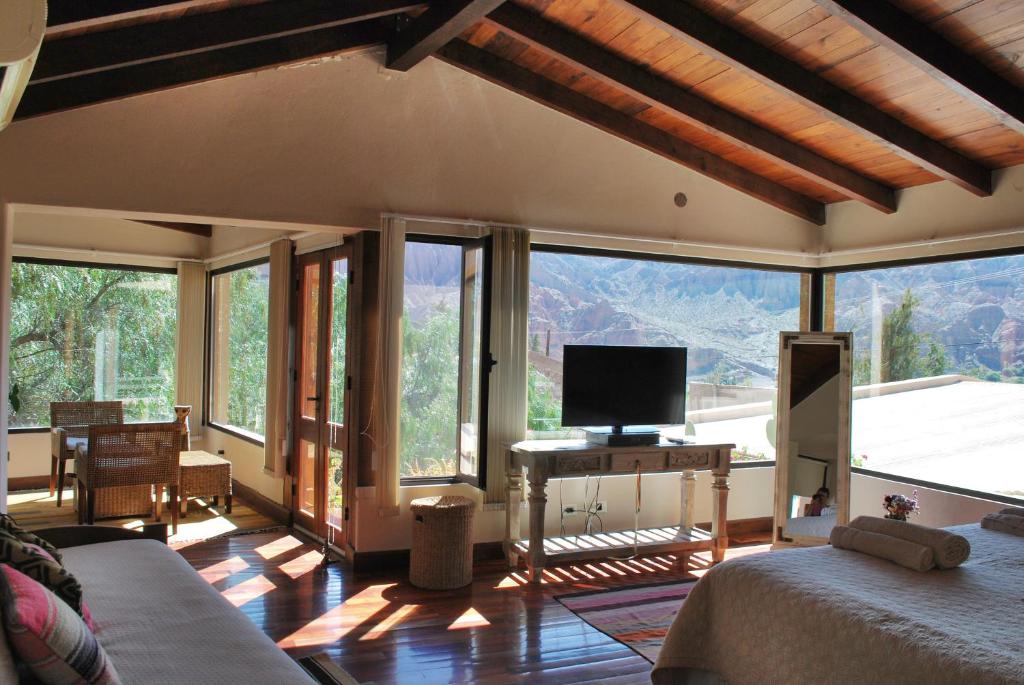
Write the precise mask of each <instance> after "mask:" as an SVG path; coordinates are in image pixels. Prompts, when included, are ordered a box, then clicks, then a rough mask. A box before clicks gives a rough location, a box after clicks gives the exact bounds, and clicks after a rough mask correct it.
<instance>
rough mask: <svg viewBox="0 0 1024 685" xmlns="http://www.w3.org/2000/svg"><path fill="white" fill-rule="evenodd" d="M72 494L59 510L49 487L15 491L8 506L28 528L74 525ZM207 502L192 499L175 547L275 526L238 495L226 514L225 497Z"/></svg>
mask: <svg viewBox="0 0 1024 685" xmlns="http://www.w3.org/2000/svg"><path fill="white" fill-rule="evenodd" d="M71 495H72V493H71V490H70V489H68V490H65V491H64V502H63V506H61V507H60V508H59V509H58V508H57V498H56V496H51V495H50V493H49V491H48V490H26V491H22V492H12V493H10V494H8V496H7V508H8V511H9V512H10V514H11V515H12V516H13V517H14V519H15V520H16V521H17V522H18V523H19V524H20V525H22V526H24V527H25V528H27V529H29V530H35V529H38V528H49V527H51V526H73V525H76V524H77V523H78V514H77V512H76V511H75V509H74V507H73V506H72V504H71ZM206 504H207V503H206V502H205V501H203V500H201V499H194V500H190V501H189V509H188V516H187V517H186V518H182V519H179V521H178V532H177V534H176V535H172V536H171V538H170V540H169V541H168V542H169V544H171V546H172V547H175V548H180V547H183V546H185V545H189V544H194V543H196V542H199V541H202V540H208V539H210V538H212V537H216V536H218V535H224V534H227V533H233V532H236V531H243V530H257V529H262V528H269V527H271V526H274V525H275V523H274V522H273V521H272V520H270V519H269V518H267V517H266V516H264V515H262V514H260V513H259V512H256V511H254V510H253V509H251V508H249V507H248V506H247V505H246V504H245V502H243V501H240V500H239V499H238V497H235V498H234V503H233V505H232V507H231V513H230V514H225V513H224V509H223V505H224V502H223V500H221V502H220V505H221V506H219V507H216V508H212V507H207V506H206ZM151 520H152V517H151V516H150V517H146V518H145V519H142V518H139V517H138V516H134V517H130V518H120V519H101V520H99V521H97V522H96V524H97V525H101V526H121V527H124V528H138V527H140V526H142V524H143V523H148V522H150V521H151ZM163 521H164V522H165V523H170V521H171V516H170V514H169V513H168V511H167V509H166V507H165V508H164V512H163Z"/></svg>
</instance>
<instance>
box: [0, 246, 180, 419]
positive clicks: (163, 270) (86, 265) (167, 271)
mask: <svg viewBox="0 0 1024 685" xmlns="http://www.w3.org/2000/svg"><path fill="white" fill-rule="evenodd" d="M11 263H12V264H38V265H40V266H63V267H71V268H77V269H107V270H109V271H132V272H136V273H149V274H164V275H168V276H175V277H177V275H178V270H177V269H175V268H174V267H162V266H149V265H142V264H108V263H105V262H94V261H91V260H85V259H82V260H77V259H49V258H46V257H19V256H15V257H12V258H11ZM174 366H175V368H177V366H178V364H177V359H175V364H174ZM52 430H53V428H52V427H51V426H8V427H7V433H8V434H9V435H31V434H37V433H49V432H51V431H52Z"/></svg>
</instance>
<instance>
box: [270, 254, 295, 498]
mask: <svg viewBox="0 0 1024 685" xmlns="http://www.w3.org/2000/svg"><path fill="white" fill-rule="evenodd" d="M291 272H292V241H291V240H289V239H288V238H282V239H281V240H275V241H274V242H273V243H271V244H270V301H269V304H268V315H267V327H268V328H267V413H266V429H265V435H264V438H263V469H264V470H265V471H266V472H267V473H269V474H271V475H273V476H275V477H277V478H283V477H284V476H285V474H286V472H287V459H288V388H289V383H290V381H291V379H290V377H289V374H288V369H289V358H290V354H289V352H290V344H291V336H290V326H289V322H288V304H289V300H290V296H291V288H290V284H291Z"/></svg>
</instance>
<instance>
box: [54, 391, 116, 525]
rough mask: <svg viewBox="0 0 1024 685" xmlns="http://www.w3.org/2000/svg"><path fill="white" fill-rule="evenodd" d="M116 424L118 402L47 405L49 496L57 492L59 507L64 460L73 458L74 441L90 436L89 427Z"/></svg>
mask: <svg viewBox="0 0 1024 685" xmlns="http://www.w3.org/2000/svg"><path fill="white" fill-rule="evenodd" d="M117 423H124V406H123V405H122V404H121V400H115V401H112V402H50V495H51V496H52V495H53V493H54V491H55V490H56V492H57V506H58V507H59V506H60V505H61V499H62V497H63V494H64V476H65V474H66V472H67V466H66V465H67V461H68V459H73V458H74V456H75V442H76V439H83V438H87V437H89V426H106V425H110V424H117ZM58 484H59V486H58Z"/></svg>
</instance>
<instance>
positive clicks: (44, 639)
mask: <svg viewBox="0 0 1024 685" xmlns="http://www.w3.org/2000/svg"><path fill="white" fill-rule="evenodd" d="M0 603H2V604H0V607H2V613H3V622H4V630H5V631H6V633H7V639H8V641H9V642H10V645H11V647H12V648H13V650H14V653H15V654H16V655H17V657H18V658H19V659H21V660H22V661H24V662H25V663H26V664H28V667H29V669H31V671H32V673H33V674H34V675H35V676H36V677H37V678H38V679H39V680H40V681H41V682H42V683H44V684H45V685H79V684H81V683H88V684H90V685H118V684H119V683H120V682H121V680H120V678H118V676H117V671H115V670H114V667H113V665H112V664H111V663H110V662H109V661H108V660H107V653H106V652H104V651H103V647H101V646H100V643H99V642H97V641H96V636H95V635H93V634H92V632H91V631H90V630H89V629H88V628H87V627H86V625H85V623H84V622H83V621H82V619H81V618H80V617H79V616H78V614H76V613H75V612H74V611H73V610H72V609H71V607H69V606H68V605H67V604H65V603H64V602H62V601H61V600H59V599H57V597H56V596H55V595H54V594H53V593H52V592H50V591H49V590H48V589H46V588H45V587H43V586H42V585H40V584H39V583H37V582H36V581H34V580H32V579H31V578H29V577H28V576H26V575H25V574H24V573H21V572H20V571H18V570H17V569H14V568H11V567H10V566H7V565H5V564H0Z"/></svg>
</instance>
